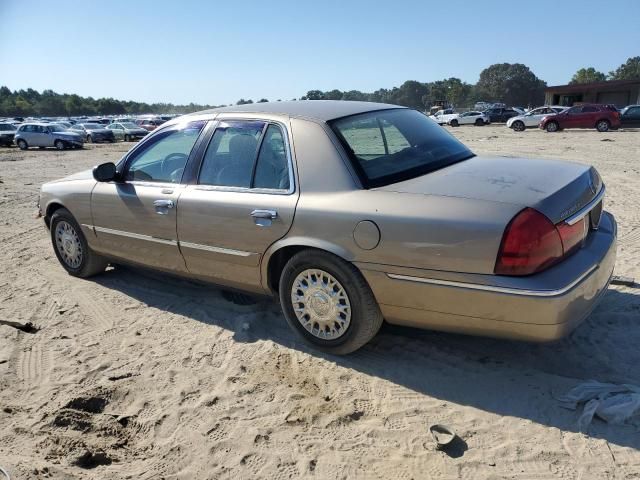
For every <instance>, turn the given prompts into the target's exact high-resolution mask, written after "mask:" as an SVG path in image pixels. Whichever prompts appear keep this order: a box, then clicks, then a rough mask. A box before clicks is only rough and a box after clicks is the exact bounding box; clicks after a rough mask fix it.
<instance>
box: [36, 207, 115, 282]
mask: <svg viewBox="0 0 640 480" xmlns="http://www.w3.org/2000/svg"><path fill="white" fill-rule="evenodd" d="M60 222H66V223H67V224H68V225H70V226H71V227H72V228H73V230H75V233H76V234H77V239H78V241H79V242H80V245H81V249H82V250H81V260H80V263H79V265H77V266H72V265H71V264H70V263H69V262H67V260H65V259H64V257H63V254H62V252H60V250H59V248H58V245H57V242H56V229H57V227H58V225H59V224H60ZM49 227H50V232H51V243H52V245H53V251H54V252H55V254H56V257H58V261H59V262H60V264H61V265H62V267H63V268H64V269H65V270H66V271H67V273H68V274H69V275H72V276H74V277H80V278H87V277H90V276H92V275H96V274H98V273H102V272H104V271H105V269H106V268H107V265H109V262H108V261H107V259H105V258H104V257H102V256H100V255H98V254H96V253H95V252H93V250H91V249H90V248H89V245H88V244H87V239H86V238H85V237H84V234H83V233H82V229H81V228H80V225H78V222H76V219H75V218H73V215H71V212H69V210H67V209H66V208H60V209H58V210H56V211H55V212H54V214H53V215H52V216H51V221H50V222H49Z"/></svg>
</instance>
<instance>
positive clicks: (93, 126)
mask: <svg viewBox="0 0 640 480" xmlns="http://www.w3.org/2000/svg"><path fill="white" fill-rule="evenodd" d="M70 130H71V131H73V132H76V133H78V134H80V135H82V136H83V137H84V139H85V141H86V142H96V143H97V142H110V143H113V142H115V141H116V137H115V135H114V134H113V131H112V130H109V129H108V128H105V127H104V125H100V124H98V123H77V124H75V125H73V126H72V127H71V128H70Z"/></svg>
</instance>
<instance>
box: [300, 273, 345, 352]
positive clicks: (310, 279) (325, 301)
mask: <svg viewBox="0 0 640 480" xmlns="http://www.w3.org/2000/svg"><path fill="white" fill-rule="evenodd" d="M291 303H292V304H293V311H294V312H295V314H296V317H297V318H298V321H299V322H300V324H301V325H302V326H303V327H304V328H305V329H306V330H307V331H308V332H309V333H311V334H312V335H313V336H314V337H317V338H320V339H322V340H335V339H336V338H339V337H341V336H342V335H344V334H345V332H346V331H347V329H348V328H349V324H350V323H351V303H350V302H349V296H348V295H347V292H346V291H345V289H344V287H343V286H342V285H341V284H340V282H338V280H336V279H335V277H333V275H331V274H329V273H327V272H325V271H324V270H318V269H309V270H304V271H303V272H301V273H300V274H299V275H298V276H297V277H296V279H295V280H294V281H293V287H292V288H291Z"/></svg>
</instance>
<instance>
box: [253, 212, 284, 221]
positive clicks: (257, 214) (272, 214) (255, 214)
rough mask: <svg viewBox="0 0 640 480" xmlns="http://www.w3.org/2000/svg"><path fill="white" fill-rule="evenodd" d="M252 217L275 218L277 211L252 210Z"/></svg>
mask: <svg viewBox="0 0 640 480" xmlns="http://www.w3.org/2000/svg"><path fill="white" fill-rule="evenodd" d="M251 216H252V217H253V218H265V219H267V220H275V219H276V218H278V212H276V211H275V210H254V211H253V212H251Z"/></svg>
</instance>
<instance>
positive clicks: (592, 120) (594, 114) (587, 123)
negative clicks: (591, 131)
mask: <svg viewBox="0 0 640 480" xmlns="http://www.w3.org/2000/svg"><path fill="white" fill-rule="evenodd" d="M598 118H601V113H600V110H599V109H598V108H597V107H594V106H592V105H585V106H584V107H582V115H581V119H580V125H579V126H580V127H583V128H594V127H595V126H596V122H597V121H598Z"/></svg>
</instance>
